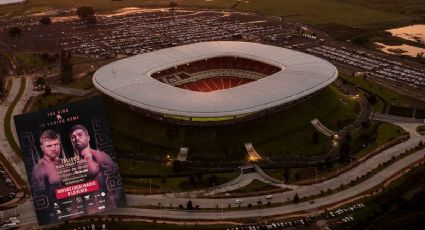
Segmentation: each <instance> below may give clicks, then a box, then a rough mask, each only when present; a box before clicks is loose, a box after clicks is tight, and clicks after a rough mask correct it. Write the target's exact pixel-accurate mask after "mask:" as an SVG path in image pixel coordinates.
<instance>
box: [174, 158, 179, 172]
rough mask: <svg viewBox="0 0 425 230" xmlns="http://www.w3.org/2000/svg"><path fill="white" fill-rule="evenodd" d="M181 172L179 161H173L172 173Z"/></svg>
mask: <svg viewBox="0 0 425 230" xmlns="http://www.w3.org/2000/svg"><path fill="white" fill-rule="evenodd" d="M180 170H181V163H180V161H179V160H174V161H173V172H175V173H178V172H180Z"/></svg>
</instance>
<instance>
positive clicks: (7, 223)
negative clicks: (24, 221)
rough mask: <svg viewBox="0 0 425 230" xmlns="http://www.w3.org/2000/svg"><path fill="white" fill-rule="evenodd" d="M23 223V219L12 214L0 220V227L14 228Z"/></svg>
mask: <svg viewBox="0 0 425 230" xmlns="http://www.w3.org/2000/svg"><path fill="white" fill-rule="evenodd" d="M20 223H21V220H20V219H19V218H18V217H16V216H12V217H9V218H7V219H4V220H0V226H1V227H0V229H12V228H17V227H18V225H19V224H20Z"/></svg>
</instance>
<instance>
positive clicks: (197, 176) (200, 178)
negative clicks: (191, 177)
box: [196, 171, 203, 181]
mask: <svg viewBox="0 0 425 230" xmlns="http://www.w3.org/2000/svg"><path fill="white" fill-rule="evenodd" d="M202 175H203V174H202V172H201V171H198V172H197V173H196V179H198V181H201V180H202Z"/></svg>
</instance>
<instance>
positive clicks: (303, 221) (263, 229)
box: [227, 216, 315, 230]
mask: <svg viewBox="0 0 425 230" xmlns="http://www.w3.org/2000/svg"><path fill="white" fill-rule="evenodd" d="M314 219H315V218H314V217H312V216H307V217H304V218H300V219H296V220H290V221H280V222H274V223H266V224H257V225H244V226H236V227H231V228H227V230H269V229H282V228H285V227H293V226H298V225H307V224H311V223H312V222H313V220H314Z"/></svg>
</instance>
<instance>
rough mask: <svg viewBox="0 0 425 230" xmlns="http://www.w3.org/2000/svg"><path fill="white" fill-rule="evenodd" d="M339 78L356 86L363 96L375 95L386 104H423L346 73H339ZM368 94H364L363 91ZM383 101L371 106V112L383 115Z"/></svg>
mask: <svg viewBox="0 0 425 230" xmlns="http://www.w3.org/2000/svg"><path fill="white" fill-rule="evenodd" d="M339 77H340V78H341V79H343V80H344V81H346V82H347V83H349V84H353V85H355V86H358V87H359V88H360V89H361V90H360V91H361V93H363V94H375V95H377V96H379V97H380V98H382V100H384V101H385V102H386V103H387V104H407V105H409V104H413V105H423V104H424V103H423V102H421V101H419V100H415V99H414V98H410V97H406V96H404V95H401V94H399V93H397V92H395V91H393V90H391V89H388V88H386V87H384V86H382V85H379V84H377V83H374V82H372V81H369V80H367V79H365V78H361V77H353V76H351V75H348V74H346V73H340V74H339ZM362 89H364V90H366V91H368V92H370V93H366V92H365V91H364V90H362ZM384 104H385V103H383V101H381V100H379V98H378V103H377V104H375V105H372V106H373V111H374V112H378V113H383V112H384V111H385V107H384Z"/></svg>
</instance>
